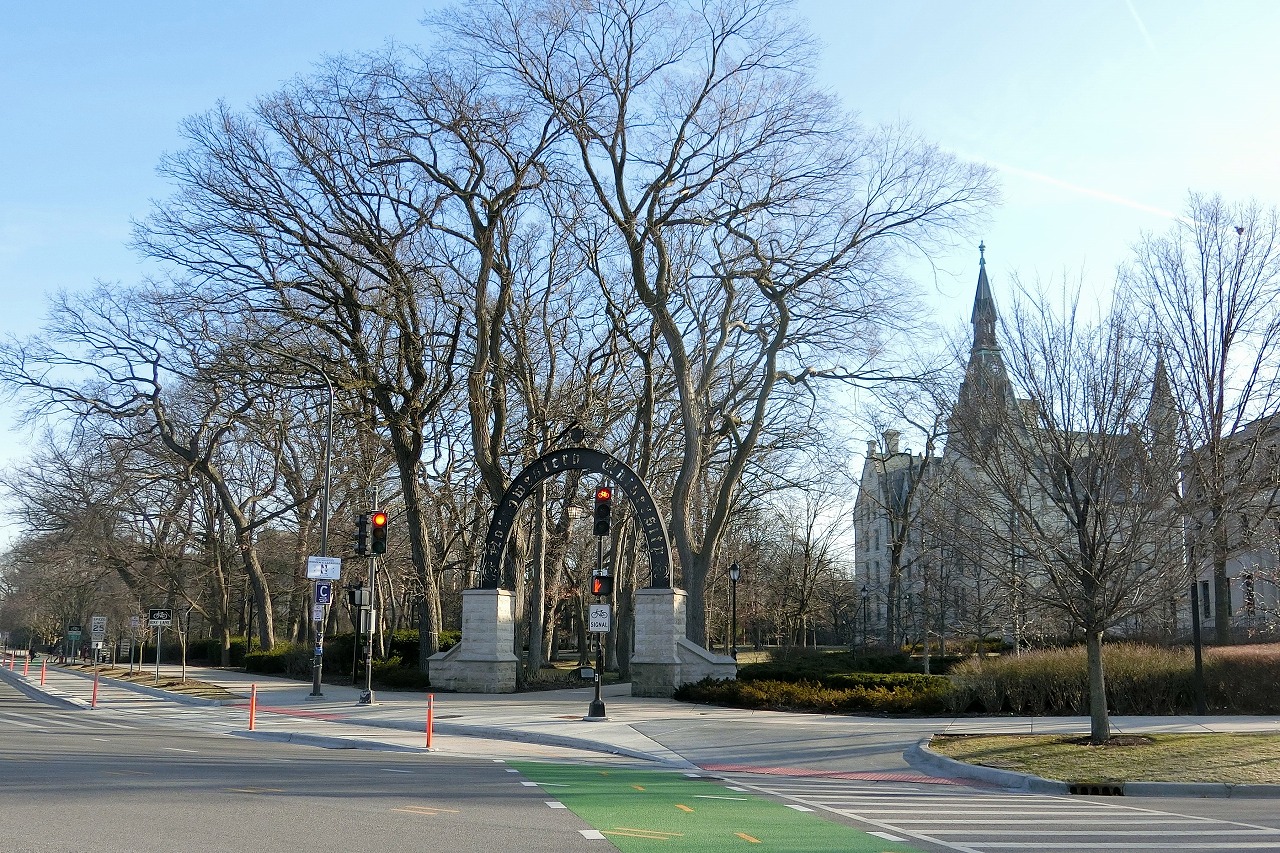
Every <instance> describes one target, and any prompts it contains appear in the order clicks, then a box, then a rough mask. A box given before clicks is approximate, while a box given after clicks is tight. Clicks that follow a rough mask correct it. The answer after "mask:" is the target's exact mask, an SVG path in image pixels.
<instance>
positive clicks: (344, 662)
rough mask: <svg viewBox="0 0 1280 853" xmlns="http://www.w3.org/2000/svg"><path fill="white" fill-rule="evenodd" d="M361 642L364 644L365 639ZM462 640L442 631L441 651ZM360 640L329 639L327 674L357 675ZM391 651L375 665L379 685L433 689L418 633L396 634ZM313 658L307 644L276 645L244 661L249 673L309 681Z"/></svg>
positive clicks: (344, 636) (456, 634) (351, 636)
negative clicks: (421, 656)
mask: <svg viewBox="0 0 1280 853" xmlns="http://www.w3.org/2000/svg"><path fill="white" fill-rule="evenodd" d="M360 639H361V641H363V638H360ZM460 639H461V633H460V632H458V631H442V632H441V633H440V644H441V650H442V651H443V650H444V649H448V648H450V647H452V646H453V645H455V644H457V643H458V641H459V640H460ZM356 640H357V638H356V636H355V635H354V634H351V633H346V634H331V635H329V636H327V637H325V654H324V671H325V673H326V674H327V675H330V676H337V677H346V678H350V677H351V676H352V675H353V673H352V664H353V663H354V662H355V643H356ZM387 648H388V651H389V654H388V656H387V658H386V659H381V658H377V659H375V660H374V662H373V681H374V683H375V684H377V685H379V686H381V687H385V688H389V689H401V690H421V689H425V688H427V687H429V686H430V681H429V680H428V678H427V676H426V675H425V674H423V673H422V672H421V671H420V668H419V666H418V660H419V654H418V632H417V631H396V632H395V634H393V635H392V636H391V637H390V638H388V643H387ZM233 649H234V646H233ZM312 654H313V648H312V646H310V645H307V644H299V645H295V644H292V643H276V644H275V646H274V648H272V650H271V651H269V652H263V651H253V652H249V653H248V654H244V655H242V659H243V666H244V668H245V670H246V671H247V672H258V673H262V674H263V675H283V676H285V677H287V678H300V679H309V678H311V675H312V665H313V659H312Z"/></svg>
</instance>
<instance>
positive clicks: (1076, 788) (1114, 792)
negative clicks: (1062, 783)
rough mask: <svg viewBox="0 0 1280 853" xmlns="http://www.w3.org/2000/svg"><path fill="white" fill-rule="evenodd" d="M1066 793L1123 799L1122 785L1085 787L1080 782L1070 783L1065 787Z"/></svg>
mask: <svg viewBox="0 0 1280 853" xmlns="http://www.w3.org/2000/svg"><path fill="white" fill-rule="evenodd" d="M1067 792H1068V793H1071V794H1083V795H1085V796H1089V797H1123V796H1124V784H1123V783H1121V784H1118V785H1086V784H1083V783H1081V782H1072V783H1071V784H1069V785H1067Z"/></svg>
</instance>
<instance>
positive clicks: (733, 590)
mask: <svg viewBox="0 0 1280 853" xmlns="http://www.w3.org/2000/svg"><path fill="white" fill-rule="evenodd" d="M740 577H742V567H741V566H739V565H738V561H737V560H735V561H734V562H733V564H732V565H731V566H729V636H730V637H732V638H733V639H732V640H730V641H729V657H731V658H733V659H734V660H737V659H738V578H740Z"/></svg>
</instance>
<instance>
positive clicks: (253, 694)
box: [249, 684, 258, 731]
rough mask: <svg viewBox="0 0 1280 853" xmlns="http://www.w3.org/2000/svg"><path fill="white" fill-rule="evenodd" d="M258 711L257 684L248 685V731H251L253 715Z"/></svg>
mask: <svg viewBox="0 0 1280 853" xmlns="http://www.w3.org/2000/svg"><path fill="white" fill-rule="evenodd" d="M257 713H258V685H256V684H251V685H249V731H253V724H254V720H253V718H254V716H256V715H257Z"/></svg>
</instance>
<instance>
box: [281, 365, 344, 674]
mask: <svg viewBox="0 0 1280 853" xmlns="http://www.w3.org/2000/svg"><path fill="white" fill-rule="evenodd" d="M267 352H269V353H271V354H272V355H278V356H283V357H284V358H287V359H289V360H290V361H296V362H297V363H298V364H301V365H302V366H303V367H307V368H310V369H311V370H314V371H315V372H316V373H319V374H320V376H321V377H322V378H323V379H324V387H325V390H327V391H328V392H329V397H328V404H327V406H326V408H325V430H324V488H323V489H322V490H321V492H320V556H321V557H327V556H329V486H330V483H331V480H332V476H331V471H332V468H333V380H332V379H330V378H329V372H328V371H327V370H325V369H324V368H323V367H321V366H320V365H318V364H316V363H314V362H312V361H309V360H308V359H305V358H302V357H301V356H298V355H294V354H293V353H291V352H282V351H279V350H273V349H268V350H267ZM317 585H318V582H317V583H313V584H312V585H311V600H312V602H315V601H316V600H317V599H318V598H319V594H318V593H317V592H316V588H317ZM312 606H315V605H314V604H313V605H312ZM323 671H324V613H323V611H321V616H320V619H319V620H317V621H316V648H315V654H314V655H313V656H312V659H311V692H310V693H309V694H308V696H307V698H315V699H319V698H321V697H323V696H324V693H323V692H322V691H321V690H320V681H321V675H322V674H323Z"/></svg>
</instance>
